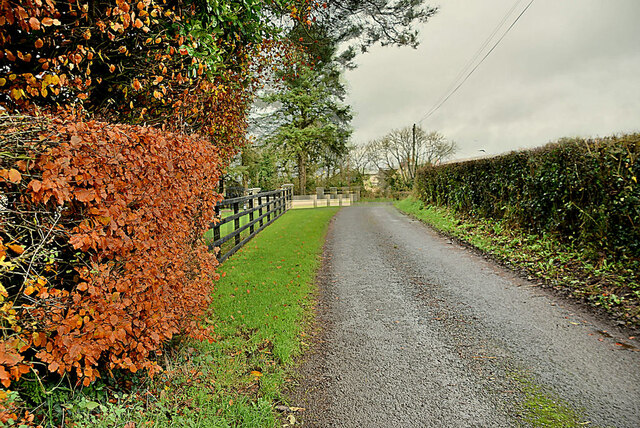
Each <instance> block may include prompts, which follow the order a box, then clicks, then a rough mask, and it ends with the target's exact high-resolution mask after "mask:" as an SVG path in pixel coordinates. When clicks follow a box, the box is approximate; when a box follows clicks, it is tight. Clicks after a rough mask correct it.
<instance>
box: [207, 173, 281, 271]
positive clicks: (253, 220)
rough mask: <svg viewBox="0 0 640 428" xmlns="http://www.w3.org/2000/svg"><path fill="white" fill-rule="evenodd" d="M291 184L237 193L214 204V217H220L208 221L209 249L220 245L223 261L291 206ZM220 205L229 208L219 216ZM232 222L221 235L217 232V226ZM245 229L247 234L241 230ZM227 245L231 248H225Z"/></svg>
mask: <svg viewBox="0 0 640 428" xmlns="http://www.w3.org/2000/svg"><path fill="white" fill-rule="evenodd" d="M292 200H293V185H292V184H291V185H288V184H285V185H284V186H282V189H278V190H273V191H270V192H261V193H256V194H254V195H248V196H241V197H237V198H231V199H223V200H222V201H220V202H219V203H218V205H216V217H217V218H219V219H220V221H219V222H217V223H212V224H211V228H212V229H213V242H211V243H210V244H209V250H213V249H214V248H216V247H218V248H220V252H219V253H218V261H219V262H220V263H222V262H224V261H225V260H226V259H228V258H229V257H230V256H231V255H233V254H234V253H235V252H236V251H238V250H239V249H240V248H242V246H243V245H245V244H246V243H247V242H249V241H250V240H251V239H252V238H253V237H254V236H256V235H257V234H258V232H260V231H261V230H262V229H264V228H265V227H267V226H269V225H270V224H271V223H273V222H274V221H275V220H276V219H278V218H279V217H280V216H281V215H282V214H284V213H285V212H286V211H287V210H288V209H289V208H291V207H292ZM223 209H231V210H232V214H231V215H229V216H227V217H225V218H221V217H220V214H221V211H222V210H223ZM245 216H247V217H248V221H247V223H246V224H244V225H243V226H240V219H241V218H242V217H245ZM228 223H232V224H233V229H232V231H231V232H229V233H228V234H226V235H224V236H220V227H221V226H222V225H225V224H228ZM246 231H248V235H247V234H246V233H244V235H242V234H243V232H246ZM230 246H231V248H229V247H230Z"/></svg>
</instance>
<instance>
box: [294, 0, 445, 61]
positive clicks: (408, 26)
mask: <svg viewBox="0 0 640 428" xmlns="http://www.w3.org/2000/svg"><path fill="white" fill-rule="evenodd" d="M437 10H438V9H437V8H436V7H431V6H428V5H426V4H425V0H347V1H344V0H327V1H325V2H324V3H322V5H321V7H318V9H317V10H316V11H315V13H314V21H313V24H312V25H304V23H301V24H297V25H296V26H295V29H294V31H292V33H293V34H295V37H292V39H293V40H300V41H301V42H302V43H303V45H305V46H306V47H307V49H309V51H310V53H311V54H312V57H313V58H314V59H316V60H318V59H326V58H327V57H326V56H325V55H323V46H324V45H325V42H326V41H327V40H330V41H331V44H334V45H336V46H338V45H339V46H341V47H342V50H341V52H340V53H339V54H338V55H337V56H336V59H337V60H338V61H339V62H340V63H341V64H343V65H346V66H348V67H354V63H353V62H352V60H353V58H354V57H355V55H356V54H357V53H359V52H366V51H367V50H368V49H369V48H370V47H371V46H372V45H374V44H376V43H380V44H381V45H382V46H386V45H396V46H411V47H414V48H415V47H416V46H417V45H418V43H419V42H418V29H417V28H416V26H417V25H418V24H420V23H424V22H427V20H428V19H429V18H431V17H432V16H433V15H435V13H436V12H437ZM307 24H309V23H307ZM300 38H301V39H300Z"/></svg>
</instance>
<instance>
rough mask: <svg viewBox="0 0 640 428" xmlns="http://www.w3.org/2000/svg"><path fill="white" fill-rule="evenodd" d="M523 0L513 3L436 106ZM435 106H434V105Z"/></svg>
mask: <svg viewBox="0 0 640 428" xmlns="http://www.w3.org/2000/svg"><path fill="white" fill-rule="evenodd" d="M522 1H523V0H516V1H515V2H514V3H513V5H512V6H511V8H510V9H509V10H508V11H507V13H505V15H504V16H503V17H502V19H501V20H500V22H499V23H498V25H496V27H495V28H494V29H493V31H492V32H491V34H489V36H488V37H487V38H486V39H485V41H484V43H482V45H481V46H480V47H479V48H478V50H477V51H476V53H475V54H474V55H473V57H472V58H471V59H470V60H469V61H467V63H466V64H465V66H464V67H462V69H461V70H460V72H459V73H458V74H457V75H456V77H455V78H454V79H453V80H452V81H451V84H450V85H449V87H448V88H447V90H446V91H444V93H443V95H442V97H441V98H440V100H438V101H437V102H436V103H435V104H434V106H436V105H437V104H438V103H439V102H440V101H442V99H443V98H444V97H445V96H446V95H447V94H448V93H449V91H451V90H453V88H455V87H456V85H457V84H458V82H459V81H460V79H461V78H462V77H463V76H464V74H465V73H466V72H467V71H469V68H471V66H472V65H473V64H474V63H475V62H476V60H477V59H478V58H479V57H480V55H481V54H482V52H483V51H484V49H485V48H486V47H487V45H488V44H489V42H491V40H492V39H493V37H494V36H495V35H496V34H497V33H498V30H500V28H502V26H503V25H504V23H505V22H506V21H507V19H508V18H509V17H510V16H511V15H512V14H513V11H514V10H515V9H516V7H518V5H519V4H520V3H522ZM432 108H433V107H432Z"/></svg>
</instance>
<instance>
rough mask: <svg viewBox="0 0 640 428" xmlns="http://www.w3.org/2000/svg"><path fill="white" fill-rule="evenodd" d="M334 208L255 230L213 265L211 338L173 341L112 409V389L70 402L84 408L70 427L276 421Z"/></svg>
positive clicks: (300, 341) (290, 217)
mask: <svg viewBox="0 0 640 428" xmlns="http://www.w3.org/2000/svg"><path fill="white" fill-rule="evenodd" d="M337 211H338V208H320V209H315V210H299V211H294V210H291V211H289V212H287V213H286V214H285V215H283V216H282V217H281V218H280V219H279V220H278V221H276V222H275V223H273V224H272V225H271V226H269V227H268V228H266V229H265V230H263V231H262V232H260V234H259V235H258V236H256V237H255V238H254V239H253V240H252V241H251V242H249V243H248V244H247V245H246V246H245V247H244V248H242V249H241V250H240V251H239V252H238V253H236V254H235V255H234V256H233V257H231V258H230V259H229V260H227V261H226V262H225V263H224V264H223V265H222V266H220V268H219V273H220V274H221V275H222V278H221V279H220V281H218V283H217V284H216V290H215V295H214V298H213V303H212V307H211V313H210V314H209V318H210V319H209V321H210V322H213V323H214V324H215V331H216V335H217V337H216V341H215V342H214V343H208V342H199V341H195V340H189V339H184V340H183V341H181V342H179V343H176V344H174V346H173V347H172V348H171V350H170V352H169V354H168V357H167V358H166V361H165V366H166V367H165V371H164V373H162V375H161V376H159V377H158V378H157V379H156V380H154V381H153V382H152V384H151V385H149V382H148V381H144V382H142V384H143V385H141V386H139V387H135V386H134V387H133V390H134V392H132V393H131V394H128V395H126V397H124V399H123V401H122V405H120V402H117V403H115V404H114V403H113V401H114V400H113V394H111V395H110V397H111V399H110V401H102V402H101V401H99V400H95V399H94V398H90V399H89V398H86V397H81V398H77V399H76V403H79V405H80V406H81V407H82V406H84V407H82V408H79V409H77V410H76V411H75V412H72V413H73V415H74V416H75V417H74V419H75V421H76V422H77V425H76V426H78V427H89V426H91V427H103V426H104V427H107V426H108V427H111V426H127V425H125V424H126V423H131V422H133V423H136V424H137V425H135V426H154V427H237V426H242V427H275V426H278V425H279V421H278V417H277V414H276V411H275V410H274V405H276V404H279V403H280V402H281V401H282V400H283V395H282V394H283V392H284V388H285V384H286V383H287V381H288V380H289V374H290V370H291V368H292V364H293V361H294V358H295V357H296V356H297V355H299V354H300V353H301V351H302V347H303V340H304V337H305V328H306V323H305V319H306V317H307V316H308V314H309V310H310V309H311V305H312V304H313V301H312V299H313V297H312V293H313V291H314V288H315V277H316V273H317V271H318V269H319V267H320V262H321V260H320V255H321V252H322V247H323V244H324V238H325V235H326V231H327V227H328V224H329V221H330V220H331V218H332V217H333V216H334V214H335V213H336V212H337ZM134 396H136V397H137V399H133V400H127V398H128V397H134ZM145 401H146V404H145ZM87 403H89V404H87ZM87 406H88V407H89V408H90V410H86V408H87ZM114 418H115V420H117V421H118V423H117V424H115V425H114V424H112V423H113V420H114ZM118 418H119V419H118ZM130 426H133V425H130Z"/></svg>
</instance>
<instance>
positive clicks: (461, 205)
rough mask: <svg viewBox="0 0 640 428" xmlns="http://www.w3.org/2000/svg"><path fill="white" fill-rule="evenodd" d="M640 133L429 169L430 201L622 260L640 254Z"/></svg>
mask: <svg viewBox="0 0 640 428" xmlns="http://www.w3.org/2000/svg"><path fill="white" fill-rule="evenodd" d="M639 155H640V134H632V135H622V136H616V137H609V138H603V139H588V140H585V139H573V140H566V139H565V140H561V141H559V142H557V143H553V144H549V145H547V146H544V147H541V148H538V149H534V150H526V151H518V152H512V153H509V154H506V155H502V156H497V157H494V158H489V159H480V160H473V161H467V162H459V163H450V164H445V165H440V166H436V167H425V168H423V169H422V170H421V171H420V172H419V174H418V176H417V179H416V183H415V192H416V194H417V196H418V197H419V198H420V199H421V200H422V201H424V202H425V203H432V204H436V205H444V206H448V207H450V208H453V209H454V210H456V211H458V212H461V213H465V214H468V215H472V216H480V217H486V218H492V219H504V220H506V221H508V222H509V223H511V224H513V225H516V226H518V227H521V228H524V229H527V230H531V231H532V232H533V233H554V234H558V235H559V236H560V237H561V238H562V239H564V240H565V241H566V242H572V243H574V244H576V245H580V246H583V247H584V248H586V249H589V250H592V251H595V252H596V253H600V254H601V255H607V256H611V257H614V258H619V257H621V256H623V255H624V256H628V257H633V258H637V257H640V186H639V185H638V179H640V162H639V161H638V156H639Z"/></svg>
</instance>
